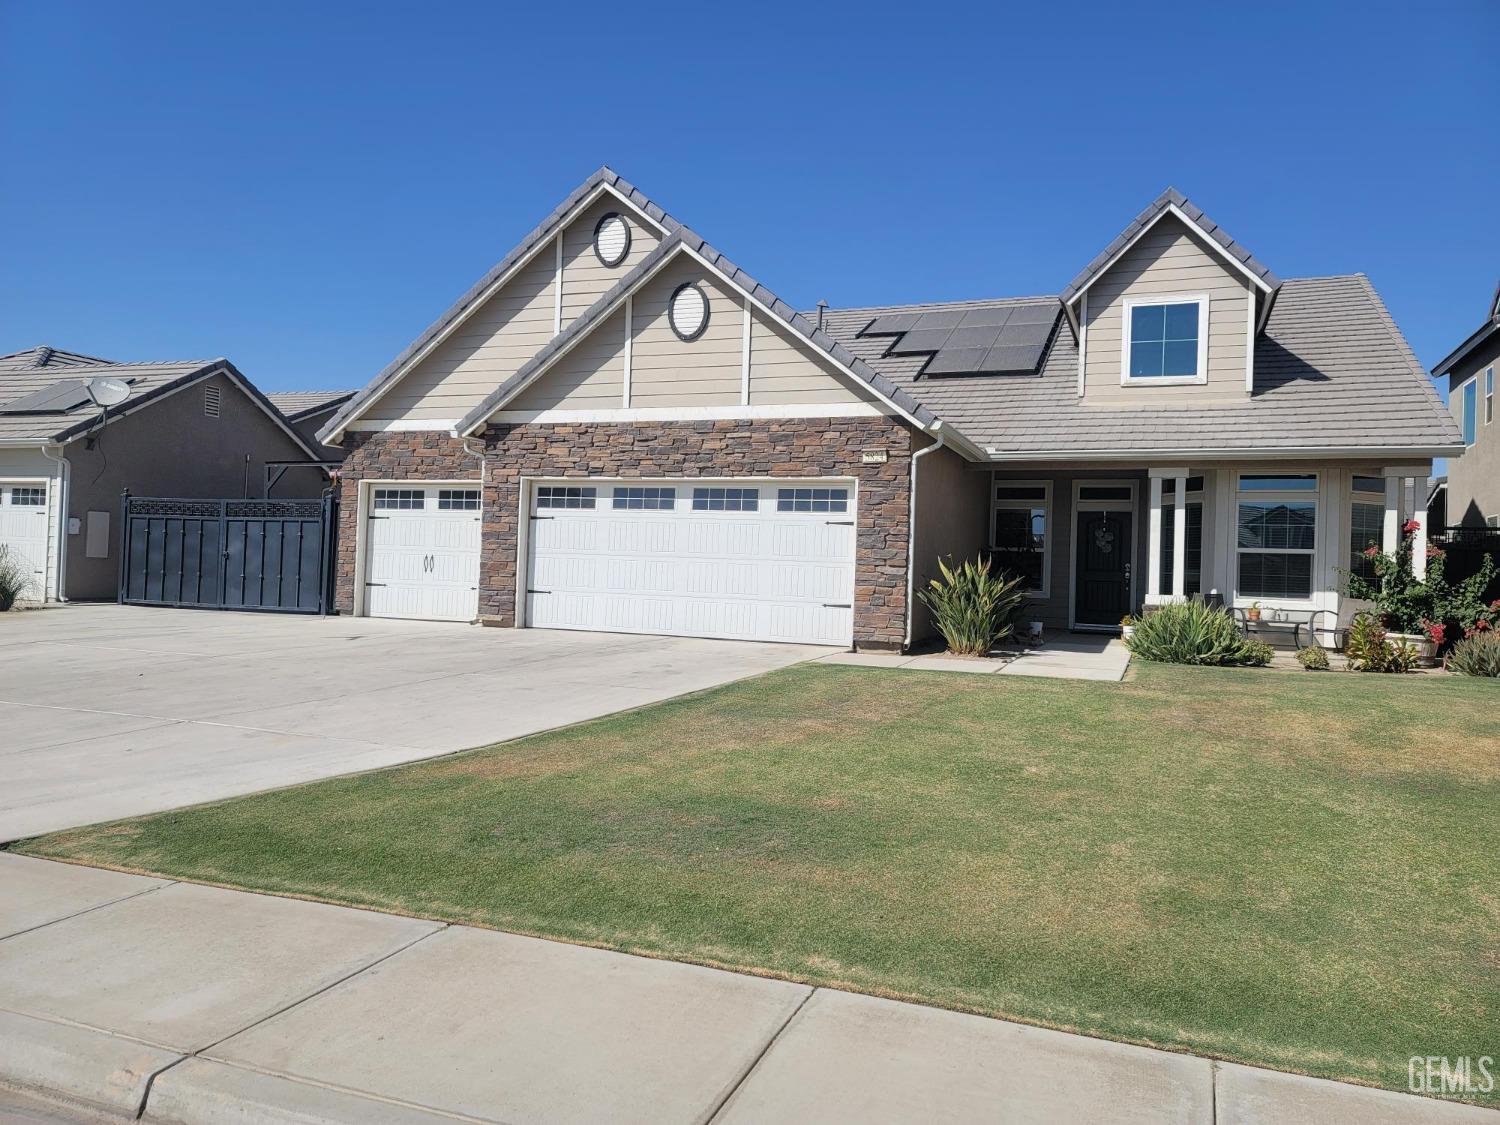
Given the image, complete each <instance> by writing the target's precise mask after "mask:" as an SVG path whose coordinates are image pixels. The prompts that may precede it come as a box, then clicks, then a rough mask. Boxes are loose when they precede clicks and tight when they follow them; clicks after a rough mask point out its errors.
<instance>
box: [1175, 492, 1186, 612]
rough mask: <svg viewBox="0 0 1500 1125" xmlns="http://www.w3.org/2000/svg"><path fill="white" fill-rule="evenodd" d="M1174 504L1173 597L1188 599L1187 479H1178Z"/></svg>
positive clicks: (1181, 599) (1178, 599)
mask: <svg viewBox="0 0 1500 1125" xmlns="http://www.w3.org/2000/svg"><path fill="white" fill-rule="evenodd" d="M1173 496H1175V497H1176V499H1174V500H1173V502H1172V597H1173V599H1174V600H1175V601H1183V600H1185V599H1186V597H1187V593H1186V591H1187V477H1185V476H1183V477H1178V478H1177V488H1176V489H1175V490H1174V492H1173Z"/></svg>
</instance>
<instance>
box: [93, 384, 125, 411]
mask: <svg viewBox="0 0 1500 1125" xmlns="http://www.w3.org/2000/svg"><path fill="white" fill-rule="evenodd" d="M86 389H87V390H88V392H89V398H91V399H93V400H94V405H95V406H102V407H104V408H105V409H108V408H109V407H111V406H119V405H120V403H122V402H124V401H125V400H126V399H127V398H129V397H130V384H129V383H127V382H126V381H125V380H124V379H90V380H89V381H88V383H87V384H86Z"/></svg>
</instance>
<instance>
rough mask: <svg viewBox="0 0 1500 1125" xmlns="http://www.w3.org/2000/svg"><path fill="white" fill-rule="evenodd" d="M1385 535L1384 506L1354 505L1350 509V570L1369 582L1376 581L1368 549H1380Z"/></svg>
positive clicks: (1373, 564)
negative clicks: (1367, 554)
mask: <svg viewBox="0 0 1500 1125" xmlns="http://www.w3.org/2000/svg"><path fill="white" fill-rule="evenodd" d="M1384 533H1385V506H1384V505H1383V504H1354V505H1352V506H1351V507H1350V509H1349V569H1350V570H1351V571H1352V572H1353V573H1355V574H1357V575H1359V576H1360V577H1361V578H1364V579H1366V580H1368V581H1371V582H1373V581H1374V580H1375V563H1374V560H1372V559H1370V558H1368V557H1367V556H1366V555H1365V549H1366V548H1367V547H1379V546H1380V540H1381V537H1382V536H1383V535H1384Z"/></svg>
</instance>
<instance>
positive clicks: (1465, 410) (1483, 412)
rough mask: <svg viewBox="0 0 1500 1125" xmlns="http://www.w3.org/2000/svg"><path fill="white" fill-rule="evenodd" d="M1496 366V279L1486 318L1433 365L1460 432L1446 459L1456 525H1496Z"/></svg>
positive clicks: (1499, 448)
mask: <svg viewBox="0 0 1500 1125" xmlns="http://www.w3.org/2000/svg"><path fill="white" fill-rule="evenodd" d="M1496 367H1500V285H1497V286H1496V287H1495V295H1494V296H1493V297H1491V298H1490V305H1489V315H1488V316H1487V317H1486V318H1485V322H1484V323H1483V324H1482V325H1480V326H1479V327H1478V328H1476V329H1475V330H1474V331H1473V332H1472V333H1470V334H1469V338H1468V339H1467V340H1465V341H1464V342H1463V343H1462V344H1459V345H1458V347H1456V348H1454V349H1453V351H1452V352H1450V353H1449V354H1448V355H1446V356H1444V357H1443V360H1442V362H1441V363H1439V364H1438V365H1437V366H1436V367H1434V368H1433V369H1432V373H1433V375H1434V376H1435V377H1437V378H1439V379H1442V378H1446V379H1447V380H1448V407H1449V409H1450V410H1452V411H1453V418H1454V420H1455V421H1456V422H1457V423H1458V426H1459V429H1460V430H1461V432H1462V434H1463V443H1464V449H1463V456H1462V457H1458V458H1456V459H1455V460H1453V461H1451V462H1449V464H1448V519H1449V521H1450V523H1452V524H1453V525H1455V526H1460V527H1484V526H1486V525H1488V526H1490V527H1500V426H1497V425H1495V368H1496Z"/></svg>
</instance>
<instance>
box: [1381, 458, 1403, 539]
mask: <svg viewBox="0 0 1500 1125" xmlns="http://www.w3.org/2000/svg"><path fill="white" fill-rule="evenodd" d="M1400 543H1401V478H1400V477H1399V476H1396V475H1395V474H1390V475H1387V477H1386V478H1385V525H1384V527H1383V528H1382V529H1381V537H1380V547H1381V550H1383V551H1384V552H1385V553H1386V554H1388V555H1391V554H1395V553H1396V548H1397V547H1398V546H1399V545H1400Z"/></svg>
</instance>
